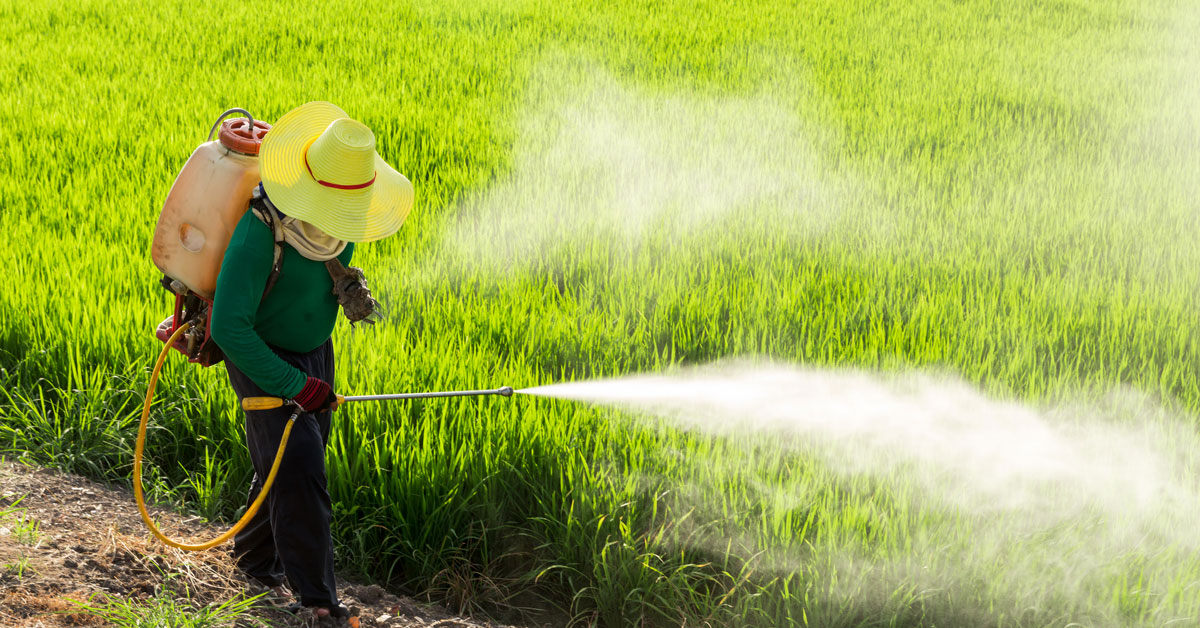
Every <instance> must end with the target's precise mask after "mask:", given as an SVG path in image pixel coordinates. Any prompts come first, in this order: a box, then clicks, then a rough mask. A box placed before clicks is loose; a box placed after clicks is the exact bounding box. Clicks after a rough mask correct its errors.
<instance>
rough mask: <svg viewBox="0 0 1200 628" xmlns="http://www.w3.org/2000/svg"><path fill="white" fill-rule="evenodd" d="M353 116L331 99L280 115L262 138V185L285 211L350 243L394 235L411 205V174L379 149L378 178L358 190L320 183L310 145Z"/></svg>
mask: <svg viewBox="0 0 1200 628" xmlns="http://www.w3.org/2000/svg"><path fill="white" fill-rule="evenodd" d="M348 117H350V116H349V115H347V114H346V112H345V111H342V110H341V108H339V107H338V106H337V105H334V104H332V103H328V102H321V101H317V102H310V103H307V104H304V105H301V106H299V107H297V108H295V109H293V110H291V111H289V112H287V113H286V114H284V115H283V117H281V118H279V120H278V121H276V122H275V124H274V126H272V127H271V130H270V131H269V132H268V133H267V134H266V136H264V137H263V142H262V147H261V149H260V150H259V170H260V172H261V176H262V183H263V188H264V189H265V190H266V192H267V196H268V197H270V199H271V202H272V203H273V204H275V206H276V207H278V208H279V209H280V211H282V212H283V213H285V214H287V215H288V216H291V217H293V218H296V219H297V220H303V221H304V222H307V223H309V224H311V225H313V226H315V227H316V228H318V229H320V230H321V231H324V232H325V233H327V234H329V235H331V236H333V237H335V238H338V239H339V240H347V241H349V242H370V241H372V240H379V239H381V238H386V237H387V236H390V235H392V234H393V233H395V232H396V231H397V230H398V229H400V226H401V225H403V224H404V219H405V218H407V217H408V213H409V211H411V210H412V205H413V186H412V182H410V181H409V180H408V178H407V177H405V176H404V175H402V174H400V173H399V172H397V171H396V169H395V168H392V167H391V166H389V165H388V164H387V162H385V161H384V160H383V158H382V157H380V156H379V153H378V152H377V153H375V182H374V183H373V184H371V185H370V186H368V187H365V188H362V189H358V190H342V189H336V188H330V187H326V186H323V185H321V184H320V183H318V182H317V181H316V180H315V179H313V177H312V175H311V174H309V171H308V167H307V166H306V165H305V162H304V151H305V150H306V149H307V148H308V146H309V144H311V143H312V142H313V140H315V139H316V138H317V137H318V136H320V135H321V133H323V132H324V131H325V129H326V128H328V127H329V124H330V123H331V122H333V121H334V120H338V119H341V118H348Z"/></svg>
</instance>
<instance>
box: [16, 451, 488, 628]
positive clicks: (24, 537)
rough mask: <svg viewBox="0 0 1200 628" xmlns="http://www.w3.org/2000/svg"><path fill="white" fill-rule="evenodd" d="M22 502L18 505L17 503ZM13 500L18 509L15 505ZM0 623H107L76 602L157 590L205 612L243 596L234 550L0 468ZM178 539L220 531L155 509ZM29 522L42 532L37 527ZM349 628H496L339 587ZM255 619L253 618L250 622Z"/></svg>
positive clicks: (278, 619)
mask: <svg viewBox="0 0 1200 628" xmlns="http://www.w3.org/2000/svg"><path fill="white" fill-rule="evenodd" d="M18 500H19V503H18ZM14 504H16V505H15V506H14ZM6 510H8V511H10V512H9V513H8V514H7V515H4V516H0V626H4V627H14V628H16V627H28V628H33V627H38V628H43V627H44V628H52V627H53V628H57V627H62V626H104V625H106V623H105V622H104V620H102V619H100V618H98V617H95V616H91V615H86V614H82V613H80V612H79V608H78V606H77V605H76V604H73V603H72V600H75V601H89V600H90V601H91V602H92V603H97V602H103V601H104V600H105V599H118V600H125V601H147V600H151V598H155V597H156V596H158V595H161V594H169V595H173V596H175V598H176V600H177V601H178V602H179V603H180V604H187V605H191V606H195V607H202V606H205V605H208V604H219V603H222V602H224V601H227V600H230V599H236V598H239V597H242V596H245V595H246V589H245V583H244V582H243V581H242V579H241V578H240V576H239V575H238V573H237V569H236V568H235V566H234V563H233V560H232V557H231V555H230V552H229V549H228V547H217V548H214V549H211V550H208V551H205V552H184V551H181V550H176V549H173V548H169V547H166V546H165V545H163V544H162V543H160V542H158V541H157V540H156V539H154V537H152V536H151V535H150V532H149V531H148V530H147V529H146V527H145V525H144V524H143V523H142V520H141V517H140V516H139V515H138V511H137V505H136V504H135V503H134V499H133V495H132V494H131V493H129V492H127V491H123V490H116V489H111V488H106V487H104V486H103V485H100V484H97V483H95V482H92V481H91V480H88V479H86V478H83V477H80V476H77V475H71V474H66V473H61V472H58V471H53V470H49V469H41V468H36V467H29V466H25V465H20V464H14V463H10V462H0V513H3V512H4V511H6ZM151 514H152V516H153V517H154V518H155V520H156V521H157V522H158V524H159V527H160V528H162V529H163V532H164V533H166V534H167V536H169V537H172V538H183V539H195V538H212V537H213V536H215V535H216V534H218V533H220V532H222V531H223V530H221V529H218V528H214V527H213V526H209V525H207V524H205V523H204V522H202V521H201V520H200V519H199V518H197V517H187V516H182V515H179V514H178V513H175V512H173V511H170V510H165V509H161V508H151ZM32 522H36V530H32V531H31V527H32ZM339 582H341V586H340V587H339V591H338V592H339V595H340V596H341V598H342V601H343V603H345V604H346V605H347V606H349V607H350V608H351V610H352V611H354V614H355V616H356V618H357V621H356V622H355V621H351V622H346V625H350V626H353V625H355V623H357V624H358V625H360V626H371V627H373V626H391V627H396V628H411V627H418V626H420V627H423V628H435V627H436V628H485V627H486V628H494V627H495V626H496V625H495V624H491V623H488V622H485V621H479V620H472V619H468V618H464V617H455V616H452V615H451V614H450V613H448V612H447V611H446V610H445V609H442V608H438V607H435V606H430V605H427V604H421V603H418V602H416V601H414V600H412V599H411V598H407V597H404V596H400V595H394V594H392V593H390V592H388V591H385V590H383V589H382V588H380V587H379V586H377V585H361V584H355V583H353V582H348V581H341V580H340V581H339ZM252 616H253V617H256V618H258V619H259V620H261V621H263V622H265V623H267V624H269V625H275V626H303V625H306V622H309V621H310V619H309V617H308V616H307V615H303V616H296V615H292V614H289V613H286V612H284V611H281V610H278V609H275V608H272V607H269V606H267V605H265V604H264V605H262V606H259V607H256V608H255V609H254V611H253V612H252ZM248 623H249V622H248Z"/></svg>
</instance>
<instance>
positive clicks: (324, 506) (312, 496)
mask: <svg viewBox="0 0 1200 628" xmlns="http://www.w3.org/2000/svg"><path fill="white" fill-rule="evenodd" d="M276 353H277V354H279V356H280V357H281V358H283V359H284V360H285V361H287V362H289V363H291V364H292V365H293V366H296V367H297V368H299V369H300V370H302V371H304V372H305V373H307V374H308V375H310V376H312V377H320V378H321V379H324V380H325V381H327V382H330V383H331V384H332V382H333V349H332V343H331V342H326V343H325V345H322V347H319V348H318V349H316V350H314V351H312V352H310V353H307V354H293V353H288V352H285V351H280V350H276ZM227 370H228V371H229V373H230V383H231V384H233V385H234V390H235V391H236V392H237V393H238V399H239V401H240V399H241V398H243V397H246V396H267V394H266V393H265V392H263V391H262V390H261V389H260V388H258V386H256V385H255V384H254V383H253V382H252V381H250V380H249V378H247V377H246V376H245V375H244V374H242V373H241V372H240V371H238V370H237V368H236V367H235V366H233V365H232V364H230V365H227ZM292 412H293V409H292V408H291V407H284V408H278V409H275V410H266V411H253V412H247V413H246V440H247V446H248V447H249V449H250V458H251V461H252V462H253V463H254V468H255V475H256V481H255V485H254V486H252V488H251V494H252V495H251V498H253V496H254V494H256V491H255V488H256V487H258V486H259V482H260V481H261V480H263V479H265V478H266V476H267V474H268V473H269V471H270V467H271V464H272V463H273V461H274V458H275V452H276V450H277V449H278V447H279V442H280V440H281V439H282V436H283V431H284V428H285V427H286V425H287V421H288V418H289V417H290V416H291V413H292ZM331 419H332V413H331V412H328V411H326V412H319V413H316V414H312V413H301V414H300V415H299V416H298V417H297V419H296V422H295V425H294V426H293V427H292V431H291V434H290V435H289V437H288V444H287V448H286V450H285V452H284V456H283V460H282V461H281V463H280V466H279V471H278V473H277V474H276V477H275V483H274V485H273V486H272V487H271V490H270V491H269V492H268V494H267V499H266V501H265V503H264V505H263V508H262V509H261V510H260V513H259V516H258V517H255V520H254V521H252V523H251V525H250V526H248V527H247V529H246V530H244V531H243V534H240V535H238V536H239V538H241V541H242V542H241V543H240V544H239V543H238V539H235V552H239V557H245V564H246V566H247V567H249V568H250V569H255V570H257V573H254V572H251V571H248V570H247V573H250V574H251V575H254V576H255V577H259V578H260V579H261V576H259V575H258V573H267V574H274V573H278V571H276V569H277V567H278V566H282V571H283V573H286V575H287V579H288V581H289V583H290V584H291V586H292V589H293V591H294V592H295V593H296V594H297V595H298V596H299V597H300V601H301V603H302V604H304V605H305V606H333V605H336V604H337V603H338V598H337V582H336V579H335V577H334V572H333V539H332V536H331V532H330V523H331V520H332V516H333V509H332V503H331V501H330V498H329V491H328V489H327V485H326V477H325V445H326V443H327V442H328V440H329V430H330V423H331ZM260 519H261V521H260ZM268 535H269V537H270V538H269V539H268ZM269 540H271V541H273V543H269V542H268V541H269ZM268 547H269V548H270V551H269V552H268V549H267V548H268ZM242 564H243V563H242V558H239V567H240V566H242ZM264 583H268V584H271V583H269V582H266V581H265V580H264Z"/></svg>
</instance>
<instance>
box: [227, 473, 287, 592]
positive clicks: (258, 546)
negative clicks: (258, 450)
mask: <svg viewBox="0 0 1200 628" xmlns="http://www.w3.org/2000/svg"><path fill="white" fill-rule="evenodd" d="M257 468H258V465H255V469H256V470H255V473H254V480H253V481H252V482H251V484H250V494H249V496H248V497H247V498H246V507H247V508H249V507H250V504H252V503H254V500H255V499H257V498H258V494H259V492H260V491H261V490H262V478H263V476H260V475H259V474H258V471H257ZM268 468H270V467H269V466H268ZM233 554H234V556H235V557H237V566H238V569H240V570H241V571H242V573H244V574H246V575H248V576H251V577H253V578H254V579H256V580H258V581H259V582H261V583H263V584H265V585H267V586H269V587H274V586H278V585H281V584H283V577H284V574H283V562H282V561H280V560H279V554H278V553H277V552H276V551H275V536H274V534H273V533H272V532H271V516H270V510H269V508H267V507H266V506H263V507H261V508H259V509H258V512H257V513H255V514H254V518H252V519H251V520H250V523H249V524H247V525H246V527H245V528H242V530H241V532H238V533H237V535H236V536H234V537H233Z"/></svg>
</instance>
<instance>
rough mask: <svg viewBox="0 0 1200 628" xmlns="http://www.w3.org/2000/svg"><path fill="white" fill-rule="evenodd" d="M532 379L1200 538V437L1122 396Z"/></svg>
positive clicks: (777, 380) (724, 380)
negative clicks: (1056, 405) (1196, 466)
mask: <svg viewBox="0 0 1200 628" xmlns="http://www.w3.org/2000/svg"><path fill="white" fill-rule="evenodd" d="M520 392H522V393H524V394H531V395H539V396H545V397H555V398H560V399H574V400H580V401H586V402H591V403H598V404H606V405H616V406H620V407H624V408H628V409H631V410H634V411H637V412H639V413H643V414H646V415H654V416H659V417H665V418H668V419H670V420H672V421H673V422H674V424H676V425H678V426H680V427H683V428H685V429H690V430H695V431H699V432H704V433H709V434H720V435H725V436H729V435H738V434H771V435H776V436H783V437H786V438H784V439H780V440H779V441H778V442H779V443H780V445H781V446H788V443H792V444H793V445H794V446H796V447H801V446H803V447H804V448H805V450H806V451H813V452H819V455H820V456H822V457H823V458H824V459H825V460H826V461H827V463H828V464H829V465H830V466H831V467H832V468H834V469H836V470H840V471H842V472H845V473H848V474H860V473H867V474H874V475H878V476H881V477H886V476H887V475H889V474H890V473H892V472H893V471H895V470H897V469H900V468H903V469H904V470H905V472H906V473H907V474H910V475H911V474H915V475H916V476H917V477H920V478H923V479H924V480H926V481H925V482H924V488H925V489H926V491H927V492H928V496H929V497H931V498H934V499H937V500H941V501H944V502H946V503H949V504H952V505H955V506H958V507H962V508H969V509H971V510H973V511H975V512H986V511H993V510H995V511H1004V510H1028V511H1031V512H1035V511H1036V512H1038V513H1040V514H1039V520H1041V521H1046V522H1050V521H1053V520H1057V519H1060V518H1068V517H1072V516H1079V515H1082V514H1084V513H1089V512H1098V513H1102V514H1103V515H1105V520H1106V523H1105V525H1108V526H1110V527H1112V530H1111V532H1112V533H1113V534H1117V533H1118V532H1120V533H1122V534H1123V533H1125V532H1136V533H1138V534H1142V535H1144V534H1146V533H1147V532H1154V533H1155V534H1156V535H1157V536H1160V537H1161V538H1162V539H1163V540H1170V541H1171V542H1174V543H1178V544H1183V545H1186V546H1189V547H1191V546H1194V545H1195V544H1197V543H1200V539H1197V538H1196V537H1195V535H1193V534H1192V533H1191V532H1192V531H1191V530H1189V529H1187V528H1177V527H1175V525H1176V524H1178V523H1179V520H1180V519H1187V518H1189V517H1191V518H1195V517H1198V516H1200V495H1198V494H1197V492H1196V491H1195V490H1194V489H1191V488H1185V487H1184V485H1183V484H1181V481H1180V473H1182V470H1183V469H1184V468H1185V467H1186V465H1185V463H1186V462H1187V461H1186V460H1185V459H1181V457H1180V455H1179V454H1178V452H1179V451H1180V448H1181V447H1183V448H1184V450H1186V449H1187V448H1188V446H1189V445H1195V446H1197V447H1196V449H1197V450H1200V439H1197V438H1195V437H1194V436H1191V437H1190V438H1189V440H1188V442H1186V443H1185V442H1180V441H1179V440H1178V439H1179V438H1181V437H1184V434H1185V432H1183V430H1180V431H1176V432H1175V433H1173V434H1169V433H1167V432H1166V431H1164V430H1165V429H1166V428H1165V427H1164V426H1163V425H1161V424H1157V423H1154V424H1150V423H1130V422H1120V420H1119V417H1117V416H1114V408H1112V407H1109V408H1105V409H1100V408H1095V409H1092V410H1091V411H1088V410H1086V409H1084V408H1060V409H1057V410H1053V411H1038V410H1035V409H1033V408H1030V407H1027V406H1024V405H1021V404H1017V403H1011V402H1004V401H997V400H993V399H990V398H988V397H986V396H984V395H982V394H980V393H979V392H977V391H976V390H974V389H972V388H971V387H970V386H967V385H966V384H963V383H961V382H955V381H951V380H946V379H938V378H934V377H931V376H916V375H910V376H902V377H901V376H896V377H892V378H887V379H885V378H881V377H873V376H869V375H867V374H864V373H859V372H853V371H832V372H829V371H816V370H804V369H798V368H793V367H786V366H779V365H772V366H753V365H746V364H744V365H731V366H713V367H708V368H702V369H696V370H692V371H685V372H683V373H680V374H673V375H647V376H636V377H630V378H621V379H611V380H596V381H588V382H578V383H570V384H556V385H551V386H543V387H538V388H532V389H527V390H523V391H520ZM1134 407H1137V408H1142V407H1143V406H1140V405H1139V406H1130V408H1131V409H1132V408H1134ZM1115 413H1116V414H1119V413H1120V409H1115ZM1099 416H1102V417H1103V418H1102V419H1100V418H1097V417H1099ZM793 439H794V440H793ZM1196 520H1200V519H1196ZM1130 525H1132V526H1133V527H1132V528H1126V527H1125V526H1130Z"/></svg>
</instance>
